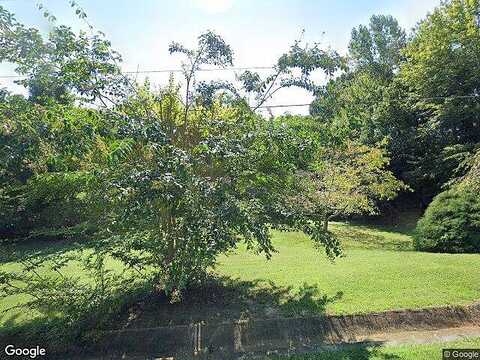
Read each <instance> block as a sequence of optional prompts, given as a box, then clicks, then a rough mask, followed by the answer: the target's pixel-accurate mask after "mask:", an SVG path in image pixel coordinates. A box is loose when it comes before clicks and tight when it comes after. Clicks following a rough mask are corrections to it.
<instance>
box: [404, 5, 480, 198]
mask: <svg viewBox="0 0 480 360" xmlns="http://www.w3.org/2000/svg"><path fill="white" fill-rule="evenodd" d="M479 11H480V4H479V2H478V1H476V0H468V1H460V0H452V1H450V2H446V3H444V4H443V5H442V6H440V7H438V8H437V9H435V10H434V11H433V13H432V14H431V15H429V16H428V17H427V18H426V19H425V20H424V21H423V22H421V23H420V24H419V25H418V27H417V29H416V31H415V34H414V36H413V39H412V41H411V43H410V44H409V45H408V47H407V48H406V50H405V56H406V62H405V64H404V65H403V66H402V68H401V71H400V75H399V76H400V79H399V80H400V81H401V83H402V86H403V87H404V88H405V89H406V91H407V92H408V96H409V103H410V104H412V105H413V106H412V108H413V110H414V113H415V116H416V118H417V122H418V126H417V137H416V141H417V143H418V144H419V145H420V146H421V151H419V154H418V157H416V160H415V165H414V169H412V175H413V177H414V178H416V179H421V182H422V186H423V187H424V188H427V189H428V192H429V193H430V194H435V193H436V192H438V190H439V188H440V186H441V185H442V184H445V183H446V182H448V181H449V180H450V179H451V178H452V177H453V176H454V175H455V173H454V170H455V169H456V168H457V167H458V166H459V165H461V163H462V162H463V161H464V160H465V159H466V157H468V156H470V155H471V153H472V151H473V150H474V148H475V144H478V143H479V142H480V118H479V116H480V115H479V114H480V102H479V101H478V100H479V95H480V94H479V89H480V79H479V77H478V73H479V71H480V63H479V61H478V59H479V58H480V45H479V44H480V26H479V20H478V19H479Z"/></svg>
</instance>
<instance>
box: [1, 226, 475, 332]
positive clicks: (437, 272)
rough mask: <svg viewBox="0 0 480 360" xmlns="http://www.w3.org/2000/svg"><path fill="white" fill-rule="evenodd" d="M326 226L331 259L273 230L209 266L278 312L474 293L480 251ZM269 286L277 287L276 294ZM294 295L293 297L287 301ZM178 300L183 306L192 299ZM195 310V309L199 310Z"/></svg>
mask: <svg viewBox="0 0 480 360" xmlns="http://www.w3.org/2000/svg"><path fill="white" fill-rule="evenodd" d="M331 229H332V230H333V231H334V232H335V233H336V234H337V235H338V236H339V237H340V239H341V240H342V242H343V245H344V248H345V256H344V257H342V258H339V259H337V260H336V261H335V262H334V263H332V262H330V261H329V260H328V259H327V258H326V256H325V254H324V253H323V251H321V250H317V249H315V248H314V246H313V245H312V242H311V241H310V240H308V238H306V237H305V236H304V235H302V234H300V233H284V232H283V233H281V232H274V245H275V247H276V249H277V250H278V252H277V253H275V254H274V255H273V257H272V259H271V260H266V259H265V257H263V256H258V255H255V254H252V253H249V252H247V251H246V250H245V247H244V246H243V245H240V246H239V248H238V249H237V251H235V252H234V253H232V254H229V255H228V256H221V257H220V259H219V266H218V268H217V269H216V270H215V271H216V273H218V274H219V275H221V276H224V277H230V278H234V279H237V282H231V284H230V286H232V284H233V287H235V286H236V285H235V284H249V285H248V286H252V285H251V284H254V285H253V286H254V287H258V288H259V289H261V290H263V298H265V297H270V300H272V298H273V297H276V298H275V299H274V303H275V304H278V303H280V304H281V305H285V306H283V307H282V308H281V311H282V312H283V311H284V310H285V311H286V312H287V313H292V312H294V313H296V314H298V313H300V314H303V313H305V312H306V313H312V312H313V313H323V312H324V311H326V312H327V313H331V314H351V313H368V312H373V311H382V310H390V309H404V308H423V307H430V306H442V305H451V304H467V303H471V302H473V301H475V300H478V299H480V255H450V254H430V253H420V252H415V251H412V239H411V237H410V235H409V232H408V230H404V229H400V230H399V229H391V228H385V227H378V226H377V227H374V226H366V225H348V224H342V223H335V224H332V225H331ZM32 251H33V249H32V248H31V247H29V246H24V247H23V248H17V254H16V257H13V258H10V259H8V260H4V262H3V264H0V269H2V270H4V271H14V270H16V269H18V268H19V264H18V261H19V259H20V258H22V257H23V256H25V255H26V254H29V253H31V252H32ZM35 251H37V252H39V253H40V254H41V256H47V255H48V254H49V253H52V252H64V251H71V248H70V247H69V246H67V245H65V244H56V245H48V244H44V245H43V246H42V247H41V248H40V249H38V248H37V249H35ZM111 267H112V268H115V267H118V264H115V263H112V264H111ZM68 272H69V273H70V274H76V275H82V274H81V272H80V270H79V267H78V266H76V265H75V264H72V265H71V266H70V267H69V268H68ZM271 289H275V294H274V295H272V294H273V291H271ZM231 294H232V298H234V299H233V301H235V302H239V301H237V300H235V297H238V296H239V292H238V291H233V292H231ZM265 295H267V296H265ZM219 296H220V297H221V296H223V295H219ZM292 296H293V297H295V299H293V300H292ZM21 301H22V299H21V298H19V297H9V298H7V299H2V300H0V311H1V310H4V309H6V308H7V307H10V306H12V305H16V304H18V303H19V302H21ZM248 301H250V300H248V299H247V302H248ZM166 306H167V305H166ZM184 306H185V309H187V308H188V306H190V305H189V304H185V305H184ZM195 306H197V305H195ZM228 306H229V305H227V307H228ZM190 307H191V306H190ZM157 308H158V306H157ZM199 309H200V308H196V309H194V310H195V311H194V312H196V313H198V311H199ZM167 310H168V309H167ZM167 310H165V312H166V315H168V316H170V317H171V316H173V315H172V314H174V313H172V312H171V311H170V310H168V311H167ZM183 310H184V309H181V312H183ZM187 310H188V309H187ZM267 310H269V309H267ZM209 311H211V312H212V313H214V312H216V311H217V309H216V308H209ZM190 312H192V311H190ZM198 315H199V316H200V315H202V314H198ZM31 316H32V314H31V313H27V312H25V311H18V310H16V313H12V312H9V313H6V314H1V313H0V326H1V324H2V323H3V324H4V325H5V322H6V321H7V320H8V321H9V324H15V323H16V322H21V321H23V320H25V319H29V318H30V317H31ZM205 316H206V315H205ZM146 317H155V316H153V315H151V316H148V315H147V316H146ZM179 317H180V316H179ZM157 321H158V320H157ZM151 325H155V324H151Z"/></svg>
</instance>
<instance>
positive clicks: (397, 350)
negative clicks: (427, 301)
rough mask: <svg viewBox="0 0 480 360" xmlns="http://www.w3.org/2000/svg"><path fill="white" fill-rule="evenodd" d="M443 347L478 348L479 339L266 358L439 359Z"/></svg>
mask: <svg viewBox="0 0 480 360" xmlns="http://www.w3.org/2000/svg"><path fill="white" fill-rule="evenodd" d="M443 349H480V339H479V338H477V339H465V340H461V341H455V342H449V343H439V344H425V345H424V344H422V345H404V346H387V347H375V346H361V345H359V346H355V347H352V348H351V349H348V350H339V351H325V352H321V353H317V354H308V355H297V356H291V357H281V358H268V359H272V360H273V359H275V360H280V359H283V360H286V359H288V360H436V359H438V360H440V359H442V350H443Z"/></svg>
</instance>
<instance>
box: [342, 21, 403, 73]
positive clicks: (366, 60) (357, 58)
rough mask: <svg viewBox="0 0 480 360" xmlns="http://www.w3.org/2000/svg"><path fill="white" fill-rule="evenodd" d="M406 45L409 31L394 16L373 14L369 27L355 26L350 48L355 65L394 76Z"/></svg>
mask: <svg viewBox="0 0 480 360" xmlns="http://www.w3.org/2000/svg"><path fill="white" fill-rule="evenodd" d="M405 45H406V34H405V31H404V30H403V29H402V28H401V27H400V26H399V24H398V21H397V20H396V19H395V18H394V17H392V16H390V15H388V16H386V15H373V16H372V17H371V18H370V23H369V25H368V27H367V26H365V25H360V26H358V27H357V28H354V29H353V30H352V35H351V40H350V43H349V46H348V48H349V54H350V58H351V59H352V61H353V64H354V66H355V67H357V68H363V69H370V70H373V71H374V72H377V73H383V74H387V75H389V76H391V75H393V72H394V71H395V70H396V69H398V67H399V65H400V62H401V60H402V55H401V50H402V49H403V48H404V47H405Z"/></svg>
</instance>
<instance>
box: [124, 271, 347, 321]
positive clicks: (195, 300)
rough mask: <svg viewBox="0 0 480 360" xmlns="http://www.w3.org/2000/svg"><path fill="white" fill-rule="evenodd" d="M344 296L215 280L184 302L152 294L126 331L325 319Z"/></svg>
mask: <svg viewBox="0 0 480 360" xmlns="http://www.w3.org/2000/svg"><path fill="white" fill-rule="evenodd" d="M342 296H343V293H342V292H337V293H336V294H334V295H326V294H322V292H321V290H320V289H319V287H318V286H317V285H310V284H307V283H304V284H303V285H302V286H301V287H300V288H299V289H294V288H293V287H291V286H286V287H284V286H278V285H276V284H275V283H273V282H272V281H266V280H261V279H260V280H252V281H245V280H239V279H232V278H229V277H220V276H211V277H209V278H208V279H207V280H206V281H204V282H203V283H202V284H198V285H196V286H192V287H190V290H188V291H187V292H186V293H185V294H184V296H183V299H182V301H181V302H178V303H173V304H172V303H170V301H169V299H168V298H167V297H166V296H165V295H164V294H152V295H151V296H149V297H148V298H147V299H146V300H145V301H142V302H140V303H137V304H134V305H133V306H132V307H131V308H130V309H129V312H128V314H124V315H126V316H128V319H123V320H120V321H119V323H118V324H121V327H122V328H130V327H134V328H136V327H143V328H146V327H155V326H165V325H168V326H170V325H184V324H191V323H198V322H205V323H216V322H222V321H238V320H247V319H273V318H281V317H299V316H300V317H301V316H322V315H324V314H325V312H326V310H327V307H328V306H329V305H330V304H332V303H334V302H335V301H338V300H340V299H341V298H342Z"/></svg>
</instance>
